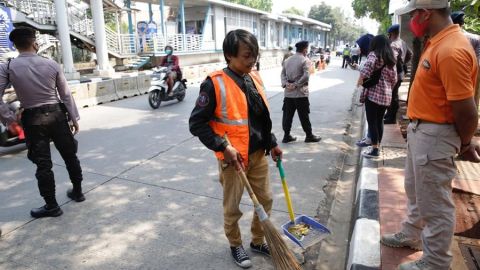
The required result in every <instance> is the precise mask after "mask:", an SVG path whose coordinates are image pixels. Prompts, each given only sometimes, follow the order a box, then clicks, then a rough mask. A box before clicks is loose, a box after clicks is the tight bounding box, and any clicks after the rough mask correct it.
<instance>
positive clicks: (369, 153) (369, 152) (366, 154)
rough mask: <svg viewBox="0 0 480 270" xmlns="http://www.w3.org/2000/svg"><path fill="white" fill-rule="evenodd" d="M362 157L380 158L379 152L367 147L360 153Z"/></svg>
mask: <svg viewBox="0 0 480 270" xmlns="http://www.w3.org/2000/svg"><path fill="white" fill-rule="evenodd" d="M362 156H364V157H366V158H378V157H379V156H380V150H379V149H378V148H375V147H369V148H368V149H367V150H365V151H363V152H362Z"/></svg>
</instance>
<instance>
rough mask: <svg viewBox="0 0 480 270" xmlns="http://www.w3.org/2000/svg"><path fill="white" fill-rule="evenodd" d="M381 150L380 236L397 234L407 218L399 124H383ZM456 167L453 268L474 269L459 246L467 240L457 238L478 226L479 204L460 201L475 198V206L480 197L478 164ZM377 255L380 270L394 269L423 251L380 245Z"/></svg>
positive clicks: (415, 257)
mask: <svg viewBox="0 0 480 270" xmlns="http://www.w3.org/2000/svg"><path fill="white" fill-rule="evenodd" d="M382 148H383V149H382V150H383V151H382V153H383V155H382V158H381V160H380V161H379V162H378V190H379V213H380V233H381V234H384V233H393V232H397V231H399V230H400V229H401V225H400V224H401V222H402V220H403V219H404V218H405V215H406V195H405V190H404V187H403V181H404V170H403V167H404V162H405V157H406V143H405V140H404V139H403V137H402V134H401V132H400V126H399V125H385V132H384V138H383V147H382ZM457 167H458V169H459V173H458V175H457V177H456V178H455V180H454V181H453V187H454V195H453V197H454V201H455V204H456V208H457V214H456V215H457V226H456V230H455V235H457V236H456V237H455V240H454V243H453V245H452V252H453V254H454V262H453V263H452V269H476V268H468V267H467V266H466V264H465V262H464V258H463V256H462V253H461V252H460V249H459V244H458V243H459V242H462V241H464V240H466V239H465V238H459V237H458V235H463V234H465V233H466V232H467V231H468V230H472V229H474V228H475V226H476V227H478V225H479V224H480V223H479V221H480V220H479V217H480V208H479V205H478V204H475V205H473V204H472V205H468V204H467V205H466V203H465V200H462V199H461V198H462V197H464V196H467V197H468V198H469V199H472V198H475V199H477V200H476V201H477V203H478V197H479V196H478V195H480V164H474V163H469V162H462V161H459V162H457ZM473 194H476V195H477V196H475V195H473ZM467 201H469V200H467ZM472 201H473V199H472ZM466 217H468V219H469V220H468V222H467V220H466V219H465V218H466ZM475 224H476V225H475ZM477 230H478V228H477ZM472 235H475V234H472ZM479 236H480V235H479V234H476V238H479ZM477 242H478V241H477ZM380 252H381V269H384V270H390V269H396V267H397V266H398V264H400V263H403V262H406V261H410V260H416V259H418V258H420V257H421V255H422V252H415V251H413V250H410V249H407V248H400V249H399V248H389V247H386V246H383V245H381V248H380ZM477 260H478V258H477ZM472 266H473V265H472Z"/></svg>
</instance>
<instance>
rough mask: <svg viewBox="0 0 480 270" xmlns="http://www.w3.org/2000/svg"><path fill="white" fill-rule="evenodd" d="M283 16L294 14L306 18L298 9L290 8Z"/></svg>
mask: <svg viewBox="0 0 480 270" xmlns="http://www.w3.org/2000/svg"><path fill="white" fill-rule="evenodd" d="M282 13H283V14H294V15H300V16H304V15H305V14H304V12H303V11H302V10H300V9H298V8H296V7H290V8H289V9H285V10H284V11H283V12H282Z"/></svg>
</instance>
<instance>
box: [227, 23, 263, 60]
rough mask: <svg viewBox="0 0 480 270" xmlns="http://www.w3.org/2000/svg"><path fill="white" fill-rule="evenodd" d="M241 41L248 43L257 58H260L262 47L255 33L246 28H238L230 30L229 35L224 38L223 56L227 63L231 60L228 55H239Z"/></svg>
mask: <svg viewBox="0 0 480 270" xmlns="http://www.w3.org/2000/svg"><path fill="white" fill-rule="evenodd" d="M240 42H242V43H243V44H245V45H247V47H248V48H249V49H250V50H251V51H252V54H253V56H254V57H255V59H258V56H259V50H260V49H259V47H258V41H257V38H256V37H255V35H253V34H252V33H250V32H248V31H246V30H243V29H237V30H232V31H230V32H228V34H227V36H226V37H225V39H224V40H223V56H224V57H225V61H227V63H229V62H230V61H229V60H228V58H227V56H230V57H232V56H233V57H236V56H237V55H238V48H239V46H240Z"/></svg>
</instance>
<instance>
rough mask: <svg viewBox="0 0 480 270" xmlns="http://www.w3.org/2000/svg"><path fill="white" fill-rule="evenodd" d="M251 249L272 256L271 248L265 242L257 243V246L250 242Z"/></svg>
mask: <svg viewBox="0 0 480 270" xmlns="http://www.w3.org/2000/svg"><path fill="white" fill-rule="evenodd" d="M250 249H251V250H252V251H254V252H257V253H261V254H263V255H266V256H269V257H271V255H270V248H269V247H268V245H267V244H265V243H263V244H261V245H257V246H256V245H254V244H253V243H250Z"/></svg>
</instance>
